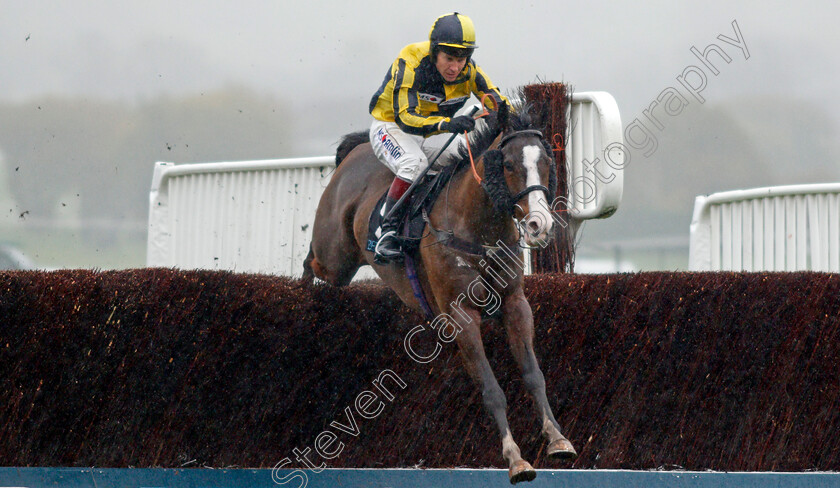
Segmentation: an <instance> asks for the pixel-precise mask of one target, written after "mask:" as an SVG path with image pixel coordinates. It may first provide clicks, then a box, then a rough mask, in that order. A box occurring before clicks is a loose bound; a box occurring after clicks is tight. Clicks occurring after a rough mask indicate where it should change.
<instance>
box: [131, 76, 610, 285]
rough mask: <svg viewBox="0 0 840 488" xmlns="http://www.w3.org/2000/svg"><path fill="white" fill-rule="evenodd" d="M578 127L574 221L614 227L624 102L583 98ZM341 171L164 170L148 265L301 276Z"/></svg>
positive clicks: (327, 159)
mask: <svg viewBox="0 0 840 488" xmlns="http://www.w3.org/2000/svg"><path fill="white" fill-rule="evenodd" d="M570 127H571V129H570V140H569V141H568V143H567V144H566V149H567V151H566V153H567V155H568V158H569V164H568V166H569V171H570V175H569V176H570V181H571V182H573V186H574V188H573V191H572V194H571V195H569V204H570V205H569V207H570V208H571V212H570V213H571V215H572V216H573V217H574V218H576V219H578V220H583V219H591V218H604V217H608V216H609V215H611V214H612V213H613V212H615V209H616V208H617V207H618V205H619V203H620V201H621V193H622V187H623V165H624V152H623V137H622V132H621V118H620V115H619V113H618V106H617V104H616V103H615V100H614V99H613V97H612V96H610V95H609V94H608V93H605V92H584V93H575V94H574V95H573V99H572V107H571V114H570ZM611 144H612V148H611V149H609V154H607V151H608V147H610V145H611ZM606 156H609V160H607V158H606ZM334 167H335V157H334V156H322V157H313V158H299V159H273V160H264V161H241V162H228V163H200V164H184V165H174V164H173V163H165V162H158V163H156V164H155V168H154V175H153V177H152V188H151V191H150V194H149V200H150V201H149V233H148V243H147V257H146V264H147V265H148V266H159V267H178V268H185V269H194V268H202V269H225V270H234V271H237V272H254V273H269V274H279V275H287V276H300V274H301V272H302V271H303V260H304V258H305V257H306V254H307V253H308V252H309V241H310V239H311V236H312V222H313V221H314V220H315V210H316V208H317V206H318V201H319V200H320V198H321V194H322V193H323V191H324V188H326V186H327V183H328V182H329V178H330V175H331V174H332V171H333V169H334ZM362 271H365V269H363V270H362ZM360 276H361V277H373V276H375V275H374V274H373V273H372V270H370V273H366V272H365V273H360Z"/></svg>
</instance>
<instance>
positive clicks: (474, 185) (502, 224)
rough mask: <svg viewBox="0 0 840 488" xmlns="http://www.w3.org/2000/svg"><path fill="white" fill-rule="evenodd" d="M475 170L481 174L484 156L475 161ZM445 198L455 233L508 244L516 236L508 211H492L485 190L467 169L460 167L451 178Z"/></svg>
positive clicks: (475, 238) (490, 242)
mask: <svg viewBox="0 0 840 488" xmlns="http://www.w3.org/2000/svg"><path fill="white" fill-rule="evenodd" d="M475 170H476V173H477V174H478V175H479V177H481V178H484V160H483V159H481V158H480V159H479V160H478V161H476V162H475ZM450 195H451V196H450V198H448V203H447V207H448V215H449V217H448V218H449V219H450V225H451V227H452V230H453V231H454V232H455V234H456V235H459V236H463V237H464V238H467V239H471V240H474V241H478V242H479V243H480V244H489V245H494V244H496V243H497V242H498V241H502V242H504V243H506V244H510V243H511V242H512V241H513V240H515V239H516V237H517V234H516V226H515V225H514V222H513V219H512V218H511V216H510V215H503V214H501V213H499V212H498V211H496V209H495V208H494V207H493V202H492V201H490V197H489V196H488V194H487V192H486V191H485V190H484V188H482V187H481V185H480V184H479V183H478V181H477V180H476V179H475V177H474V175H473V172H472V170H471V169H469V168H467V169H466V170H465V171H460V172H459V173H458V174H457V175H455V177H454V178H453V181H452V191H451V193H450Z"/></svg>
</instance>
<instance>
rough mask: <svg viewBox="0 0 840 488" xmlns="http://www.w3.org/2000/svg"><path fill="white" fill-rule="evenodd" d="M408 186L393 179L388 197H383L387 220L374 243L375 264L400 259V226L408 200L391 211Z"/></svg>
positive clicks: (405, 182) (400, 179) (402, 181)
mask: <svg viewBox="0 0 840 488" xmlns="http://www.w3.org/2000/svg"><path fill="white" fill-rule="evenodd" d="M410 186H411V182H410V181H406V180H403V179H402V178H400V177H395V178H394V181H393V183H391V189H390V190H388V196H387V197H385V204H384V205H383V214H384V215H386V216H387V218H386V219H385V220H384V221H383V222H382V225H381V226H380V229H381V232H382V234H381V237H380V238H379V241H378V242H377V243H376V248H375V251H374V252H375V255H374V258H373V259H374V261H375V262H376V263H379V264H385V263H389V262H394V261H399V260H400V259H402V249H401V246H400V225H401V224H402V221H403V218H404V217H405V213H406V211H407V209H408V207H409V205H408V198H406V201H404V202H403V204H402V205H400V207H399V208H397V209H396V211H394V212H391V209H393V208H394V205H396V203H397V202H398V201H399V199H400V198H401V197H402V196H403V195H404V194H405V192H406V190H408V188H409V187H410ZM389 212H391V215H388V213H389Z"/></svg>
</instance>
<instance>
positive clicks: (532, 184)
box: [482, 105, 557, 246]
mask: <svg viewBox="0 0 840 488" xmlns="http://www.w3.org/2000/svg"><path fill="white" fill-rule="evenodd" d="M527 110H528V108H527V106H526V107H523V108H521V109H520V111H521V113H518V114H508V113H507V106H506V105H502V107H501V108H500V110H499V116H498V123H499V127H500V128H501V133H500V135H499V137H498V139H497V140H498V145H497V146H496V148H495V149H491V150H489V151H487V152H486V153H485V154H484V171H485V179H484V182H483V183H482V185H483V186H484V188H485V190H487V193H488V194H489V195H490V199H491V200H492V201H493V205H494V207H495V208H496V210H498V211H499V212H501V213H506V214H509V215H511V216H513V218H514V219H515V220H516V222H517V225H518V226H519V228H520V232H521V233H522V235H523V237H524V239H525V244H526V245H528V246H536V245H544V244H545V242H547V241H548V240H549V239H551V237H552V235H553V234H554V233H553V232H552V228H553V224H554V221H553V219H552V216H551V209H552V204H553V201H554V197H555V192H556V191H557V175H556V169H555V163H554V156H553V151H552V149H551V146H549V144H548V142H547V141H546V140H545V139H544V138H543V135H542V132H541V131H540V130H538V129H536V128H534V127H533V126H532V125H531V123H530V120H529V117H528V115H527Z"/></svg>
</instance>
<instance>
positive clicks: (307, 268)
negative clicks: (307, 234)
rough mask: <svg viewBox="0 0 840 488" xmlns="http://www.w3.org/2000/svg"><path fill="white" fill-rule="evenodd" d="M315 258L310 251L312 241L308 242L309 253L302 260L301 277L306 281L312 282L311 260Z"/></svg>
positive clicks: (313, 275) (313, 276)
mask: <svg viewBox="0 0 840 488" xmlns="http://www.w3.org/2000/svg"><path fill="white" fill-rule="evenodd" d="M314 259H315V253H314V252H312V243H311V242H310V243H309V254H307V255H306V259H304V260H303V276H301V279H302V280H303V281H304V282H306V283H312V281H314V280H315V272H314V271H312V261H313V260H314Z"/></svg>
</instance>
